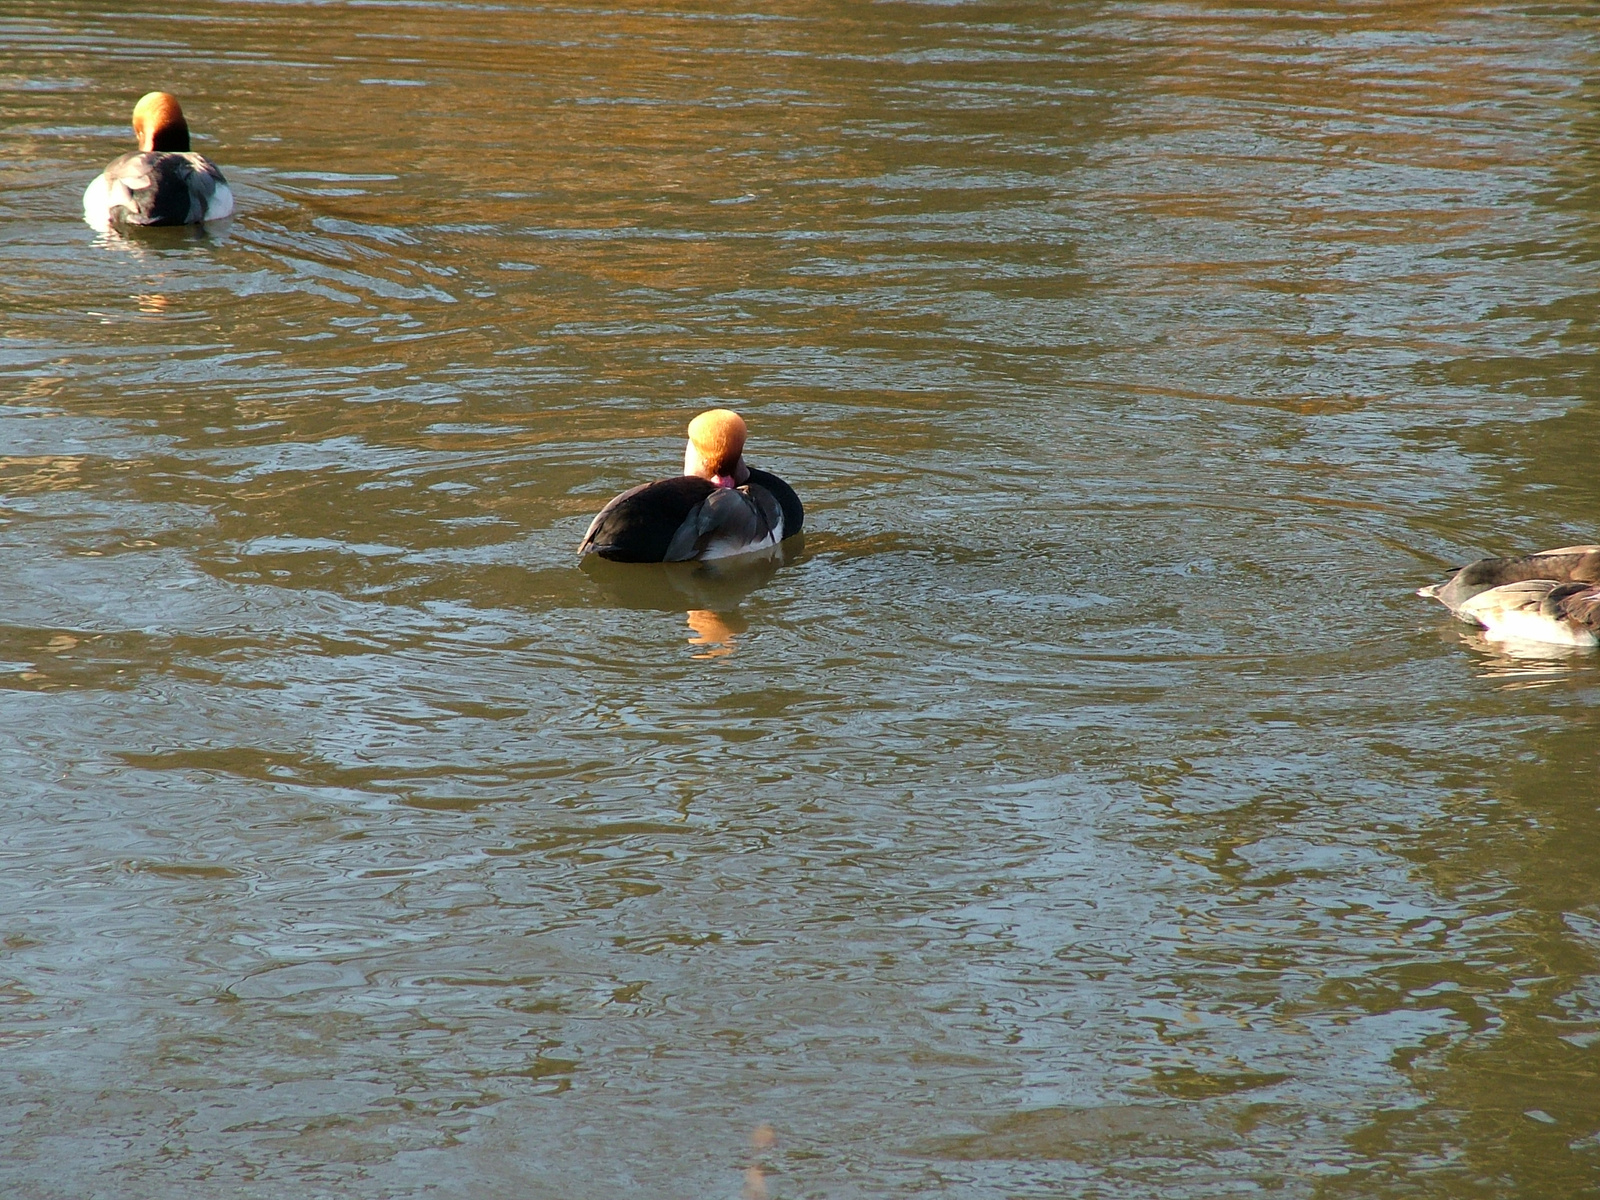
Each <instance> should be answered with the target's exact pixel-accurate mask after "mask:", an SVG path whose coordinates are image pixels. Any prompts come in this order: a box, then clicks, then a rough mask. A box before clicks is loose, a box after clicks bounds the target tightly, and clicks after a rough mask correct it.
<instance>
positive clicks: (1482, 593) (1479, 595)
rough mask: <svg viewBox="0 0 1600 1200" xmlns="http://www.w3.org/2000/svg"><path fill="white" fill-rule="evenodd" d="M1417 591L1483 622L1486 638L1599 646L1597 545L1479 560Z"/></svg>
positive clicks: (1477, 622) (1599, 562)
mask: <svg viewBox="0 0 1600 1200" xmlns="http://www.w3.org/2000/svg"><path fill="white" fill-rule="evenodd" d="M1417 595H1419V596H1427V597H1428V598H1430V599H1433V600H1437V601H1438V602H1439V603H1440V604H1442V605H1444V606H1445V607H1446V608H1448V609H1449V610H1450V611H1451V613H1453V614H1454V615H1455V616H1457V617H1459V618H1461V620H1463V621H1470V622H1472V623H1473V624H1475V625H1481V626H1483V629H1484V636H1485V637H1486V638H1488V639H1489V640H1490V641H1526V642H1546V643H1550V644H1553V645H1558V646H1593V645H1596V644H1600V638H1597V636H1596V635H1597V634H1600V546H1562V547H1561V548H1560V549H1558V550H1541V551H1539V552H1538V553H1537V554H1526V555H1523V556H1522V557H1521V558H1481V559H1479V560H1478V561H1477V562H1475V563H1469V564H1468V565H1467V566H1464V567H1462V568H1461V569H1460V570H1459V571H1457V572H1456V573H1455V574H1454V575H1452V576H1451V577H1450V578H1449V579H1447V580H1445V581H1444V582H1443V583H1436V584H1434V585H1433V586H1431V587H1425V588H1419V589H1418V590H1417Z"/></svg>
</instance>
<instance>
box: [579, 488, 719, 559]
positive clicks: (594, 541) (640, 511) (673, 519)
mask: <svg viewBox="0 0 1600 1200" xmlns="http://www.w3.org/2000/svg"><path fill="white" fill-rule="evenodd" d="M716 490H717V486H716V484H714V483H712V482H711V481H710V480H709V479H701V478H700V477H699V476H698V475H677V476H674V477H673V478H671V479H658V480H656V481H655V482H654V483H643V484H640V485H639V486H638V487H636V488H629V489H628V490H627V491H625V492H623V493H622V495H620V496H618V497H617V498H616V499H615V500H613V501H611V503H609V504H607V505H606V506H605V507H604V508H602V509H601V510H600V512H599V515H597V516H596V517H595V519H594V520H593V521H592V522H591V523H590V525H589V532H588V533H586V534H584V535H583V542H582V543H581V544H580V545H579V546H578V553H579V554H598V555H599V556H600V557H601V558H609V559H611V560H612V561H613V562H665V561H667V548H668V547H669V546H671V544H672V539H673V537H674V535H676V534H677V532H678V530H679V528H681V527H682V525H683V523H684V522H685V521H687V520H688V519H689V515H690V514H691V513H692V512H693V511H694V510H695V509H696V508H697V507H699V505H700V504H701V503H702V502H703V501H704V500H705V498H706V497H707V496H709V495H710V494H711V493H712V492H714V491H716Z"/></svg>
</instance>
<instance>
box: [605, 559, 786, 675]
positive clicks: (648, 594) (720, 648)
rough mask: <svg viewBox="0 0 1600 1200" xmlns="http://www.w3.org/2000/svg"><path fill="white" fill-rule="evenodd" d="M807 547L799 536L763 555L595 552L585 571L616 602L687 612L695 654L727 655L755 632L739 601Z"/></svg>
mask: <svg viewBox="0 0 1600 1200" xmlns="http://www.w3.org/2000/svg"><path fill="white" fill-rule="evenodd" d="M804 551H805V535H804V534H796V535H795V536H794V537H792V538H789V539H788V540H787V541H784V542H781V543H779V544H778V545H776V546H774V547H772V549H770V550H767V551H764V552H762V553H760V554H741V555H739V556H738V557H737V558H720V559H713V560H712V561H710V562H691V563H617V562H608V561H607V560H605V559H603V558H600V557H599V556H598V555H594V554H591V555H589V556H588V557H587V558H585V559H584V560H583V566H582V569H583V573H584V574H585V575H587V576H588V577H589V578H590V579H592V580H594V582H595V583H596V584H597V585H598V586H599V589H600V592H601V593H602V595H603V597H604V599H605V601H606V602H608V603H609V605H611V606H615V607H618V608H625V609H636V610H645V611H654V612H682V613H683V614H684V617H685V619H686V620H687V621H688V624H689V630H690V633H689V638H688V641H689V644H690V645H691V646H693V647H697V652H696V653H695V654H694V655H693V657H695V658H722V657H725V656H727V655H729V654H732V653H733V652H734V651H735V650H736V649H737V648H738V645H737V643H738V639H739V637H740V636H741V635H743V634H745V633H748V632H749V630H750V623H749V621H747V620H745V618H744V617H743V616H742V615H741V614H740V613H739V611H738V609H739V605H740V603H741V602H742V601H743V600H744V599H745V597H747V596H749V595H750V594H751V593H753V592H754V591H756V590H757V589H758V588H760V587H762V586H764V585H765V584H766V583H768V582H769V581H770V580H771V579H772V577H773V576H774V575H775V574H777V572H778V569H779V568H780V567H782V566H785V565H786V564H788V563H792V562H795V561H796V560H798V559H799V557H800V556H801V555H802V554H803V553H804Z"/></svg>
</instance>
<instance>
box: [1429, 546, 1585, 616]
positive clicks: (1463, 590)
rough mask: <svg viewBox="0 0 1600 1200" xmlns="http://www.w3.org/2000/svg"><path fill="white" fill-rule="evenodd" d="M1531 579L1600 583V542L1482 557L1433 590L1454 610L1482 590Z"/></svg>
mask: <svg viewBox="0 0 1600 1200" xmlns="http://www.w3.org/2000/svg"><path fill="white" fill-rule="evenodd" d="M1529 579H1550V580H1553V581H1555V582H1556V583H1600V546H1563V547H1562V548H1561V549H1559V550H1544V551H1541V552H1540V553H1538V554H1524V555H1523V556H1522V557H1520V558H1480V559H1479V560H1478V561H1477V562H1475V563H1468V564H1467V565H1466V566H1464V567H1462V568H1461V570H1459V571H1457V572H1456V573H1455V574H1454V575H1453V576H1451V578H1450V579H1449V580H1447V581H1446V582H1444V583H1442V584H1439V585H1438V586H1437V587H1435V588H1433V589H1431V590H1430V591H1429V594H1430V595H1432V596H1433V597H1434V598H1435V599H1437V600H1439V601H1440V602H1441V603H1443V604H1444V606H1445V607H1446V608H1448V609H1450V610H1451V611H1452V612H1454V611H1455V610H1456V609H1458V608H1460V607H1461V606H1462V605H1463V604H1465V603H1466V602H1467V601H1468V600H1470V599H1472V597H1474V596H1476V595H1477V594H1478V593H1479V592H1486V591H1488V590H1489V589H1490V588H1496V587H1503V586H1504V585H1505V584H1508V583H1522V582H1524V581H1525V580H1529Z"/></svg>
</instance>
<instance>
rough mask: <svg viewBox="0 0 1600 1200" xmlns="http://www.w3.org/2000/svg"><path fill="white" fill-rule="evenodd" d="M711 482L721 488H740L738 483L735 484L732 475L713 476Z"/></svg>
mask: <svg viewBox="0 0 1600 1200" xmlns="http://www.w3.org/2000/svg"><path fill="white" fill-rule="evenodd" d="M711 482H712V483H714V484H716V485H717V486H718V487H719V488H731V487H737V486H739V485H738V484H737V483H736V482H734V478H733V476H732V475H713V476H712V477H711Z"/></svg>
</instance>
